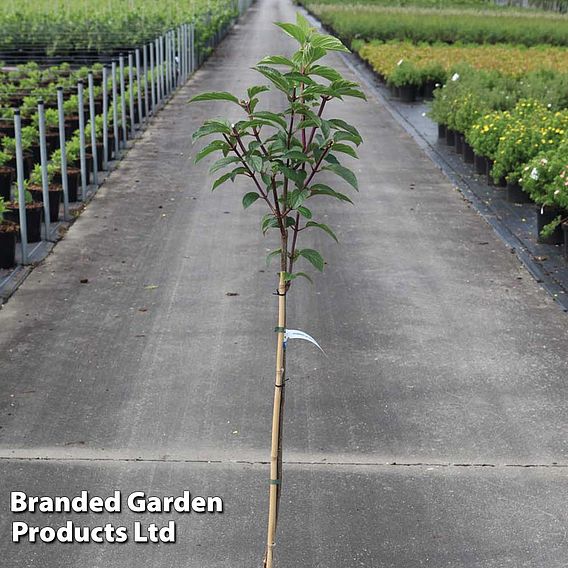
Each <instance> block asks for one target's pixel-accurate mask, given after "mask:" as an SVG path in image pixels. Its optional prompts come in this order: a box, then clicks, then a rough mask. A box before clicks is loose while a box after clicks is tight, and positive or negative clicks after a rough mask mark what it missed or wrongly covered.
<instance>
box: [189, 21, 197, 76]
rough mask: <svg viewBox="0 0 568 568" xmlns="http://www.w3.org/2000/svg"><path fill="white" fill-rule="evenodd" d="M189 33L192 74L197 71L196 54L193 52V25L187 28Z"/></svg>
mask: <svg viewBox="0 0 568 568" xmlns="http://www.w3.org/2000/svg"><path fill="white" fill-rule="evenodd" d="M189 31H190V36H189V39H190V44H191V45H190V54H191V67H190V68H191V72H192V73H193V72H194V71H195V70H196V69H197V65H198V64H197V53H196V51H195V24H191V27H190V28H189Z"/></svg>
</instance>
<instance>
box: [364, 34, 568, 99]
mask: <svg viewBox="0 0 568 568" xmlns="http://www.w3.org/2000/svg"><path fill="white" fill-rule="evenodd" d="M353 47H354V49H356V50H357V52H358V54H359V56H360V57H361V58H362V59H363V61H365V62H366V63H367V64H368V65H369V66H370V67H371V68H372V69H373V71H374V72H375V73H376V74H377V75H378V76H379V78H380V79H382V80H383V81H385V82H386V83H387V84H388V85H389V86H390V87H391V88H392V89H393V91H394V94H395V95H398V96H399V97H400V98H402V99H403V100H406V101H408V102H412V101H413V100H415V98H416V96H417V95H418V94H419V93H420V91H422V93H421V94H422V95H423V96H425V97H426V98H430V97H431V95H432V93H433V90H434V88H435V87H436V86H437V85H440V84H443V83H445V82H447V80H448V79H449V78H450V77H451V76H452V75H454V73H456V72H457V71H458V70H459V69H460V68H462V67H463V66H464V65H469V66H471V67H472V68H474V69H485V70H494V71H497V72H499V73H500V74H502V75H505V76H509V77H514V78H517V79H519V80H521V81H524V84H525V85H531V84H532V83H533V81H532V78H531V77H532V76H531V74H532V73H534V72H537V76H536V78H537V79H538V78H539V77H538V72H540V71H542V70H548V71H549V72H550V73H554V74H555V75H556V76H557V83H558V85H557V87H556V89H557V91H558V92H559V93H562V94H564V96H565V98H566V100H567V102H568V49H566V48H563V47H553V46H538V47H524V46H514V45H505V44H503V45H459V44H455V45H448V44H442V43H437V44H426V43H421V44H419V45H415V44H413V43H411V42H409V41H403V42H399V41H394V42H386V43H383V42H371V43H365V42H362V41H355V42H354V43H353ZM396 89H398V91H396ZM528 90H529V89H528V88H525V96H527V97H530V96H531V94H530V92H527V91H528Z"/></svg>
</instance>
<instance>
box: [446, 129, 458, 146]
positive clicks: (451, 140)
mask: <svg viewBox="0 0 568 568" xmlns="http://www.w3.org/2000/svg"><path fill="white" fill-rule="evenodd" d="M446 144H447V145H448V146H455V145H456V131H455V130H452V129H450V128H446Z"/></svg>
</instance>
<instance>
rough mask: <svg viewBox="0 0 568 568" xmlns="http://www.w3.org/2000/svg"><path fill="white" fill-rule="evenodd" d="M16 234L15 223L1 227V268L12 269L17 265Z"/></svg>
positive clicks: (6, 223)
mask: <svg viewBox="0 0 568 568" xmlns="http://www.w3.org/2000/svg"><path fill="white" fill-rule="evenodd" d="M16 234H17V231H16V229H15V227H14V223H10V222H6V221H4V223H2V224H1V225H0V268H12V267H13V266H15V265H16Z"/></svg>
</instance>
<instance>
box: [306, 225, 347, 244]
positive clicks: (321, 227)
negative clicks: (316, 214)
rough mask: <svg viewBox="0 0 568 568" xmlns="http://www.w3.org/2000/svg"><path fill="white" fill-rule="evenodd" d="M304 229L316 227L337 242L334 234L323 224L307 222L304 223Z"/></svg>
mask: <svg viewBox="0 0 568 568" xmlns="http://www.w3.org/2000/svg"><path fill="white" fill-rule="evenodd" d="M306 227H317V228H318V229H321V230H322V231H325V232H326V233H327V234H328V235H329V236H330V237H331V238H332V239H333V240H334V241H335V242H336V243H338V242H339V240H338V238H337V236H336V235H335V233H334V232H333V231H332V230H331V229H330V228H329V227H328V226H327V225H326V224H324V223H316V222H315V221H308V222H307V223H306Z"/></svg>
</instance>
